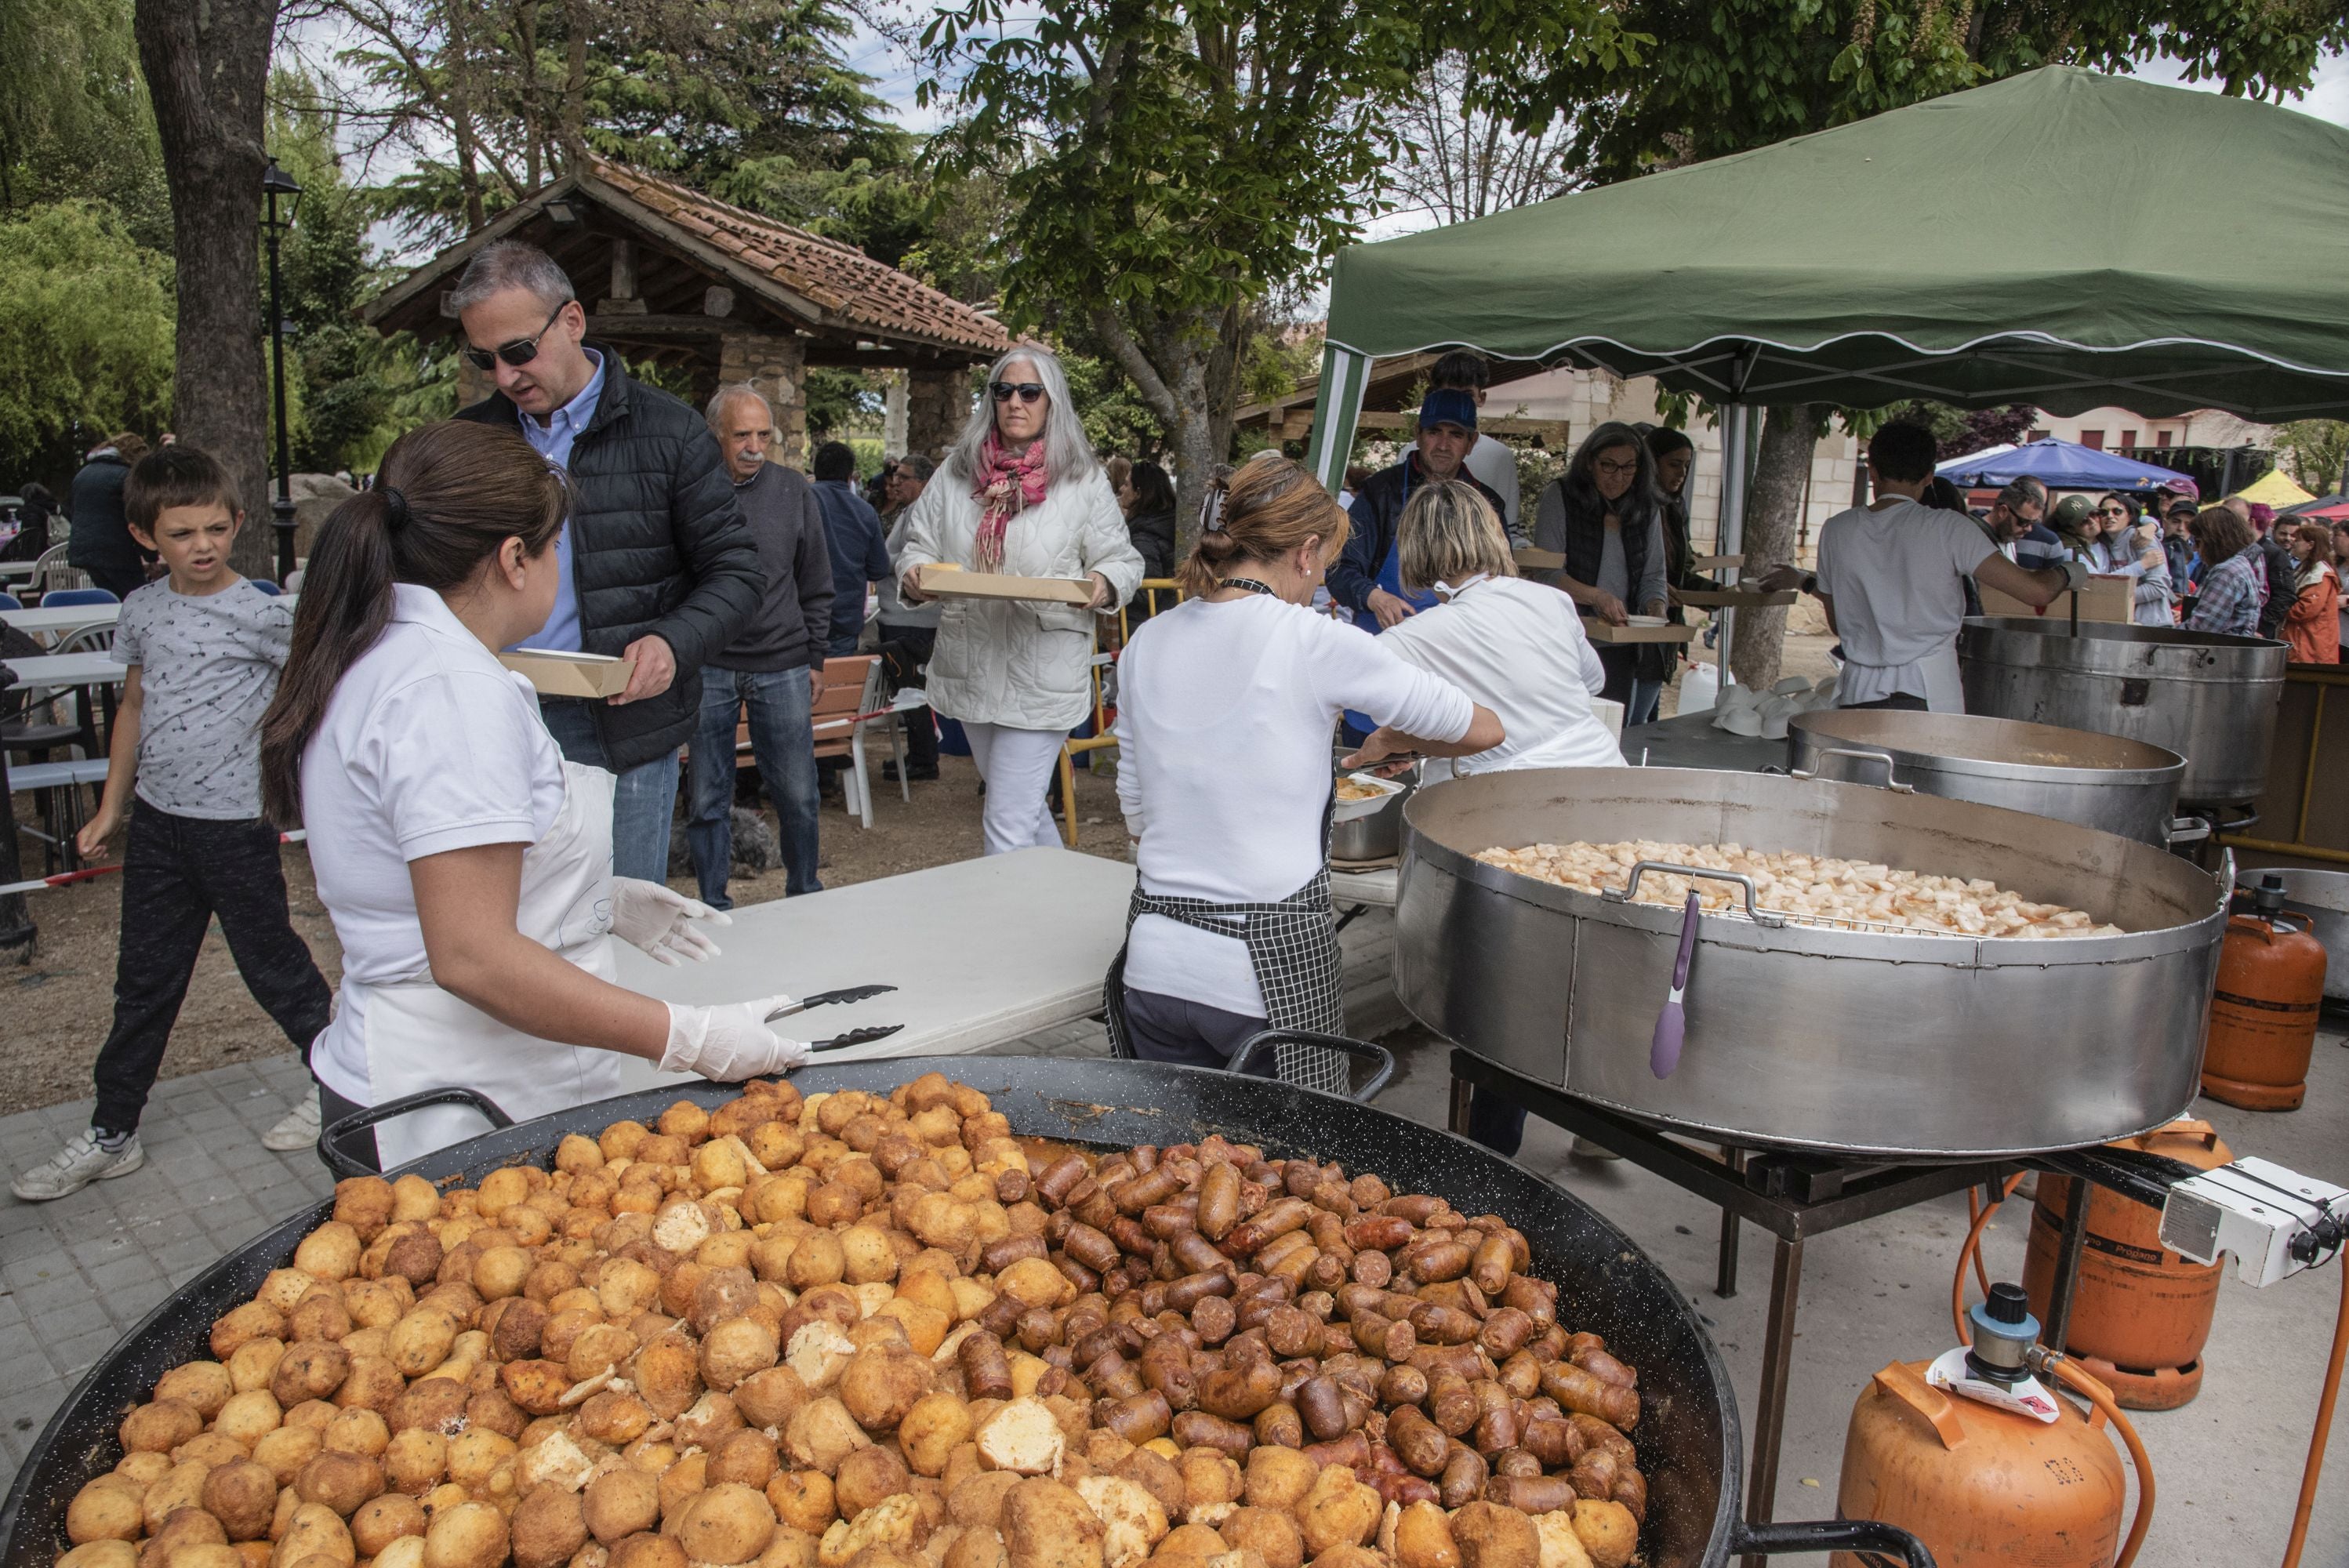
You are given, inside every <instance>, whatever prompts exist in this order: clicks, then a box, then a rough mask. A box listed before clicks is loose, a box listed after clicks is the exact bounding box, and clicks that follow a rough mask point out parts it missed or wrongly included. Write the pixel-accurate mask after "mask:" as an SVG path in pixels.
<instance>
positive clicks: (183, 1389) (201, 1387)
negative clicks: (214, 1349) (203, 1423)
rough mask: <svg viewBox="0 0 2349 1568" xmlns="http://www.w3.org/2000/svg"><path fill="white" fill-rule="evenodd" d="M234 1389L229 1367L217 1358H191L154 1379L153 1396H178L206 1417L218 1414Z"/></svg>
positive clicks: (198, 1413) (164, 1397)
mask: <svg viewBox="0 0 2349 1568" xmlns="http://www.w3.org/2000/svg"><path fill="white" fill-rule="evenodd" d="M235 1392H236V1385H235V1384H234V1383H233V1381H231V1379H230V1377H229V1375H228V1368H227V1367H223V1366H222V1365H221V1364H220V1363H219V1362H217V1361H191V1362H188V1363H187V1364H186V1365H184V1366H181V1367H172V1368H171V1370H170V1371H169V1372H166V1373H164V1374H163V1376H162V1377H159V1378H157V1379H156V1380H155V1398H158V1399H177V1400H178V1401H180V1403H181V1404H183V1405H186V1406H189V1407H191V1408H193V1409H194V1411H195V1412H196V1414H197V1415H198V1416H200V1417H202V1418H203V1419H205V1420H207V1421H209V1420H211V1419H212V1418H213V1417H214V1416H217V1415H219V1414H220V1412H221V1407H222V1405H225V1404H227V1403H228V1401H229V1396H230V1395H232V1394H233V1393H235Z"/></svg>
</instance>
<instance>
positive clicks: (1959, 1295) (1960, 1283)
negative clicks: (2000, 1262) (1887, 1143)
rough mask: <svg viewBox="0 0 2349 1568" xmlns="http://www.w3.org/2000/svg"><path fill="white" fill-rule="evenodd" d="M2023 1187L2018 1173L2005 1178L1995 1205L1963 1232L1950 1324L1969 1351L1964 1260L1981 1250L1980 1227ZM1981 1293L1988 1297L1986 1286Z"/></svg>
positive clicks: (1970, 1338) (1969, 1204)
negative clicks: (2004, 1184) (2001, 1204)
mask: <svg viewBox="0 0 2349 1568" xmlns="http://www.w3.org/2000/svg"><path fill="white" fill-rule="evenodd" d="M2022 1185H2023V1175H2022V1173H2021V1172H2020V1171H2018V1172H2016V1173H2015V1174H2014V1175H2013V1176H2010V1177H2008V1178H2007V1179H2006V1186H2005V1187H2004V1188H2003V1189H2002V1191H2000V1193H1999V1195H1998V1203H1992V1204H1990V1205H1988V1206H1986V1207H1984V1208H1983V1209H1982V1212H1980V1213H1978V1214H1976V1215H1975V1216H1974V1222H1973V1226H1972V1228H1971V1229H1970V1230H1968V1231H1967V1232H1966V1244H1965V1245H1964V1246H1962V1247H1960V1248H1959V1249H1958V1272H1957V1274H1956V1276H1955V1277H1954V1278H1952V1279H1951V1281H1950V1322H1951V1325H1952V1326H1955V1327H1956V1329H1957V1331H1958V1343H1959V1344H1961V1345H1962V1346H1967V1347H1968V1348H1969V1349H1971V1347H1972V1346H1973V1342H1974V1336H1973V1330H1972V1329H1971V1328H1969V1327H1967V1326H1966V1260H1967V1259H1969V1258H1971V1257H1972V1256H1974V1255H1975V1253H1977V1252H1978V1251H1980V1249H1981V1247H1982V1228H1983V1227H1984V1226H1986V1225H1988V1224H1989V1223H1990V1217H1991V1216H1992V1214H1995V1213H1997V1212H1998V1210H1999V1203H2003V1202H2006V1201H2007V1200H2008V1199H2009V1198H2012V1197H2013V1196H2014V1190H2015V1189H2016V1188H2017V1187H2020V1186H2022ZM1971 1200H1972V1195H1971V1193H1969V1194H1968V1202H1967V1204H1966V1206H1967V1207H1968V1208H1970V1209H1971V1208H1972V1207H1973V1206H1974V1205H1973V1202H1972V1201H1971ZM1982 1294H1983V1295H1989V1294H1990V1287H1989V1286H1988V1285H1984V1286H1983V1287H1982Z"/></svg>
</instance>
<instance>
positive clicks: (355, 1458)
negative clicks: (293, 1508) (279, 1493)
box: [294, 1449, 383, 1519]
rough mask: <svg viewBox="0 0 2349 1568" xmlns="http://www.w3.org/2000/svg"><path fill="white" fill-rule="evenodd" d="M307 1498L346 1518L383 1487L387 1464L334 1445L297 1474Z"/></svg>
mask: <svg viewBox="0 0 2349 1568" xmlns="http://www.w3.org/2000/svg"><path fill="white" fill-rule="evenodd" d="M294 1490H295V1492H297V1493H299V1494H300V1496H301V1499H302V1501H305V1502H322V1503H325V1504H326V1506H327V1507H328V1508H331V1509H333V1510H334V1511H336V1513H338V1514H340V1515H341V1516H342V1517H344V1518H345V1519H348V1518H349V1517H350V1516H351V1515H352V1514H353V1513H354V1512H356V1511H357V1509H358V1506H359V1504H361V1503H363V1502H365V1501H367V1500H368V1499H369V1498H371V1497H375V1496H378V1495H379V1494H380V1493H381V1492H382V1491H383V1466H381V1465H380V1464H378V1463H377V1462H376V1461H375V1460H372V1459H368V1458H367V1457H365V1456H363V1455H359V1454H350V1453H343V1452H340V1451H338V1450H336V1449H326V1450H325V1451H323V1452H321V1453H320V1454H319V1455H318V1457H317V1458H316V1459H314V1460H311V1461H310V1462H309V1463H308V1464H305V1465H304V1466H303V1467H302V1471H301V1473H300V1474H299V1475H297V1476H295V1478H294Z"/></svg>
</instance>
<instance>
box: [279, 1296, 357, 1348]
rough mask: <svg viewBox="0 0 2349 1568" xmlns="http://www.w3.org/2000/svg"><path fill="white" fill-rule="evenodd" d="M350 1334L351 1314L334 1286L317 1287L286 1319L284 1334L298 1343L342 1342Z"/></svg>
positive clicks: (296, 1304) (297, 1304)
mask: <svg viewBox="0 0 2349 1568" xmlns="http://www.w3.org/2000/svg"><path fill="white" fill-rule="evenodd" d="M350 1331H351V1310H350V1308H349V1307H348V1306H347V1305H344V1303H343V1293H342V1292H341V1291H339V1290H337V1289H336V1288H335V1287H334V1286H333V1285H329V1284H320V1285H317V1286H315V1287H314V1288H313V1289H312V1290H311V1292H310V1294H309V1295H305V1296H304V1297H303V1298H302V1299H301V1300H300V1301H297V1302H295V1304H294V1307H293V1310H292V1311H290V1312H288V1313H287V1314H286V1315H285V1332H286V1333H287V1334H289V1335H291V1336H294V1337H295V1339H329V1340H340V1339H341V1338H342V1337H343V1336H345V1335H347V1334H348V1333H350Z"/></svg>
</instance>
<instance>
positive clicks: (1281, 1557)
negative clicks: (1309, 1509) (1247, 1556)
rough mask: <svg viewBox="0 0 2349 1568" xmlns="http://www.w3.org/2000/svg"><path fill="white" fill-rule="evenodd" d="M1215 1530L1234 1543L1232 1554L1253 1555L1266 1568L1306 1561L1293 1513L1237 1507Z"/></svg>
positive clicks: (1295, 1566)
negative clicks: (1248, 1553)
mask: <svg viewBox="0 0 2349 1568" xmlns="http://www.w3.org/2000/svg"><path fill="white" fill-rule="evenodd" d="M1216 1530H1217V1532H1218V1533H1219V1534H1221V1535H1222V1536H1223V1538H1224V1539H1225V1540H1226V1541H1227V1542H1230V1543H1231V1550H1232V1551H1234V1552H1250V1553H1255V1554H1256V1556H1257V1558H1258V1559H1260V1560H1261V1561H1262V1562H1263V1563H1264V1568H1299V1563H1303V1562H1304V1561H1305V1537H1304V1536H1303V1534H1301V1533H1300V1532H1299V1530H1298V1528H1297V1520H1296V1518H1295V1516H1293V1515H1291V1514H1288V1513H1279V1512H1275V1511H1273V1510H1271V1509H1268V1508H1253V1507H1251V1508H1236V1509H1234V1510H1232V1511H1231V1512H1230V1513H1228V1514H1226V1516H1225V1518H1224V1522H1223V1523H1222V1524H1220V1525H1218V1526H1216ZM1161 1554H1162V1555H1163V1554H1164V1548H1163V1547H1162V1548H1161Z"/></svg>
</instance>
